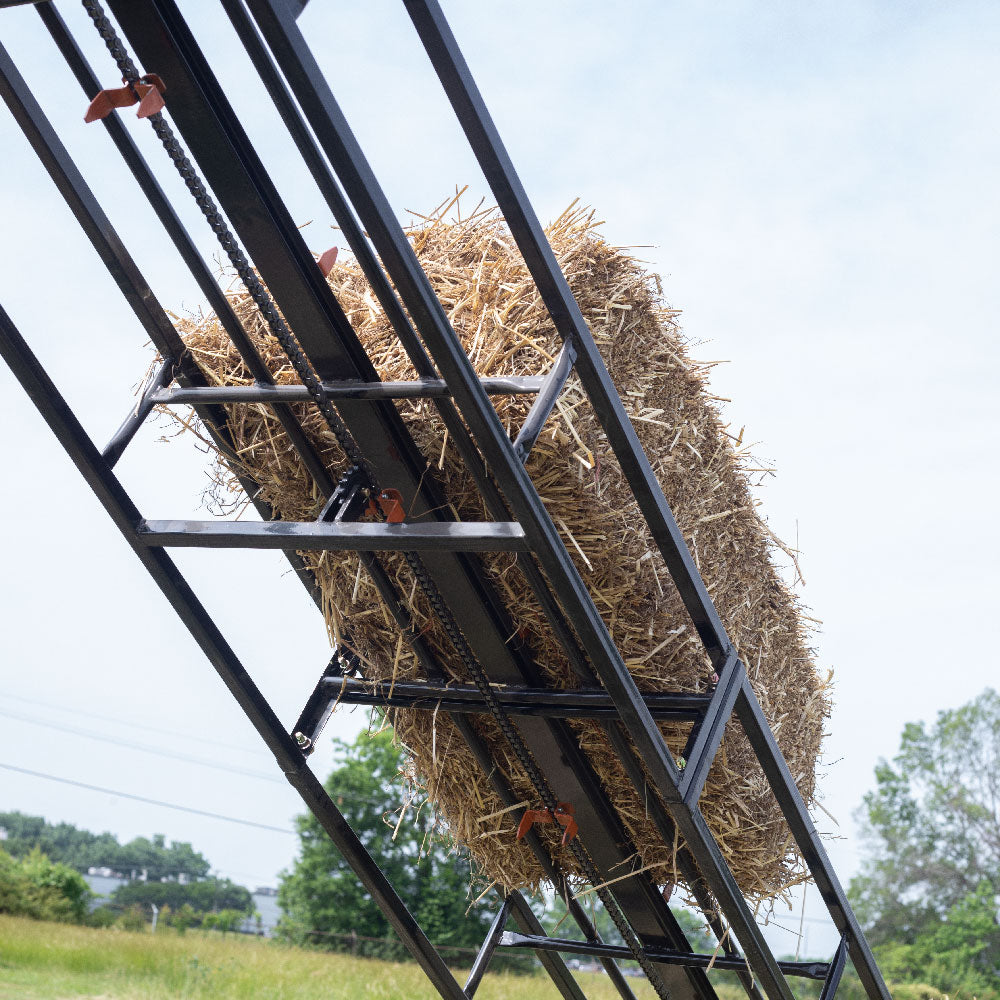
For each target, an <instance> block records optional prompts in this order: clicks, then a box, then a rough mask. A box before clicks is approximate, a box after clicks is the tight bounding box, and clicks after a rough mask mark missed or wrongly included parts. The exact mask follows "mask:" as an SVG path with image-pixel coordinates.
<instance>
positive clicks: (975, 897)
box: [878, 882, 1000, 1000]
mask: <svg viewBox="0 0 1000 1000" xmlns="http://www.w3.org/2000/svg"><path fill="white" fill-rule="evenodd" d="M878 952H879V959H880V962H881V966H882V971H883V973H884V974H885V976H886V977H887V978H888V979H890V980H897V981H902V982H928V983H932V984H933V985H934V986H935V987H936V988H937V989H939V990H943V991H944V992H945V993H948V994H949V995H955V994H961V995H963V996H975V997H977V998H978V1000H996V998H998V997H1000V974H998V971H997V970H998V969H1000V926H998V925H997V919H996V903H995V898H994V894H993V888H992V886H991V885H990V884H989V883H988V882H982V883H980V885H979V887H978V888H977V889H976V891H975V892H971V893H969V894H968V895H967V896H965V897H964V898H963V899H961V900H960V901H959V902H958V903H956V904H955V905H954V906H952V907H951V908H950V909H949V910H948V912H947V913H946V914H945V915H944V917H943V918H941V919H934V920H933V921H932V922H930V923H929V925H928V926H927V927H925V929H924V930H923V931H922V932H920V933H918V934H917V936H916V939H915V940H914V942H913V943H912V944H903V943H893V944H885V945H882V946H881V947H880V948H879V949H878Z"/></svg>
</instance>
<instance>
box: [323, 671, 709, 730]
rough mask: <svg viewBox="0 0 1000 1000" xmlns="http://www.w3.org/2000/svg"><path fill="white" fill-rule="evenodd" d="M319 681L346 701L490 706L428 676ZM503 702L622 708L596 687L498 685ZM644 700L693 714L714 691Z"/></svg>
mask: <svg viewBox="0 0 1000 1000" xmlns="http://www.w3.org/2000/svg"><path fill="white" fill-rule="evenodd" d="M320 684H321V685H322V686H324V687H326V688H328V689H330V697H331V699H336V700H339V701H341V702H343V703H344V704H346V705H378V706H384V707H388V708H417V709H429V710H433V709H437V708H440V709H441V710H443V711H448V712H469V713H483V712H488V711H489V709H488V708H487V706H486V703H485V702H484V701H483V696H482V694H481V693H480V691H479V689H478V688H476V687H472V686H465V685H448V684H432V683H428V682H426V681H419V682H418V681H396V682H395V683H393V684H388V683H374V684H373V683H371V682H366V681H362V680H355V679H351V678H344V677H331V676H327V677H324V678H323V679H322V680H321V681H320ZM495 693H496V695H497V698H498V700H499V701H500V704H501V705H502V706H503V709H504V711H505V712H508V713H510V714H511V715H533V716H543V717H545V718H549V719H555V718H569V719H605V718H607V719H614V718H617V717H618V710H617V708H616V707H615V704H614V702H613V701H612V700H611V696H610V695H609V694H608V693H607V692H606V691H603V690H600V689H597V688H578V689H576V690H572V691H551V690H548V689H546V688H513V687H498V688H496V689H495ZM644 697H645V700H646V704H647V706H648V707H649V710H650V712H651V713H652V715H653V717H654V718H657V719H673V720H677V721H686V720H694V719H696V718H698V716H699V715H700V713H701V712H702V711H704V709H705V706H706V705H707V704H708V703H709V701H710V700H711V695H707V694H706V695H699V694H674V693H660V692H656V693H650V694H646V695H645V696H644Z"/></svg>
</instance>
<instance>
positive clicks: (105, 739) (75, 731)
mask: <svg viewBox="0 0 1000 1000" xmlns="http://www.w3.org/2000/svg"><path fill="white" fill-rule="evenodd" d="M0 715H3V716H6V717H7V718H8V719H17V720H18V721H19V722H28V723H30V724H31V725H34V726H43V727H44V728H46V729H56V730H58V731H60V732H63V733H70V734H71V735H73V736H83V737H84V738H85V739H88V740H98V741H100V742H101V743H111V744H112V745H114V746H118V747H125V748H126V749H129V750H141V751H142V752H143V753H151V754H156V755H158V756H160V757H169V758H171V759H172V760H181V761H185V762H186V763H188V764H198V765H199V766H201V767H214V768H215V769H216V770H218V771H229V772H230V773H231V774H241V775H243V776H244V777H247V778H257V779H258V780H260V781H271V782H274V783H276V784H279V785H281V784H284V782H283V781H282V780H281V779H280V778H275V777H272V776H271V775H270V774H262V773H261V772H260V771H251V770H249V769H248V768H243V767H237V766H235V765H232V764H221V763H219V762H218V761H214V760H206V759H205V758H204V757H195V756H194V755H193V754H186V753H177V752H176V751H173V750H165V749H164V748H163V747H155V746H150V745H149V744H148V743H135V742H133V741H132V740H120V739H116V738H115V737H114V736H107V735H105V734H104V733H95V732H93V731H92V730H89V729H79V728H77V727H76V726H61V725H59V724H58V723H56V722H46V721H44V720H42V719H36V718H33V717H32V716H30V715H21V714H20V713H19V712H9V711H6V710H5V709H2V708H0Z"/></svg>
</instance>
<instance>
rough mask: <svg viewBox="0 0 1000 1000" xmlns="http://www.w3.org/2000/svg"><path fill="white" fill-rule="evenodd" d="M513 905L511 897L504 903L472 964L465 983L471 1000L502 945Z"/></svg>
mask: <svg viewBox="0 0 1000 1000" xmlns="http://www.w3.org/2000/svg"><path fill="white" fill-rule="evenodd" d="M512 904H513V900H512V899H511V898H510V896H508V897H507V898H506V899H505V900H504V901H503V905H502V906H501V907H500V910H499V912H498V913H497V915H496V916H495V917H494V918H493V922H492V923H491V924H490V929H489V931H487V933H486V938H485V939H484V940H483V944H482V947H481V948H480V949H479V952H478V954H477V955H476V960H475V961H474V962H473V963H472V969H471V970H470V971H469V978H468V979H467V980H466V981H465V986H464V989H465V995H466V996H467V997H468V998H469V1000H472V998H473V997H474V996H475V994H476V990H478V989H479V984H480V983H481V982H482V981H483V976H484V975H486V970H487V969H488V968H489V966H490V960H491V959H492V958H493V955H494V953H495V952H496V950H497V945H498V944H499V943H500V935H501V934H503V929H504V925H505V924H506V923H507V917H508V916H509V915H510V909H511V905H512Z"/></svg>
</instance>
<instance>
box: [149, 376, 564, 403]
mask: <svg viewBox="0 0 1000 1000" xmlns="http://www.w3.org/2000/svg"><path fill="white" fill-rule="evenodd" d="M480 381H481V382H482V386H483V389H484V390H485V391H486V392H487V393H489V395H491V396H517V395H534V394H535V393H539V392H541V391H542V387H543V385H544V383H545V378H544V377H540V376H536V375H530V376H525V377H523V378H515V377H510V378H484V379H481V380H480ZM320 385H321V386H322V389H323V394H324V395H325V396H326V397H327V398H328V399H437V398H443V397H448V396H451V394H452V393H451V389H449V388H448V385H447V383H446V382H445V381H444V379H440V378H421V379H413V380H411V381H408V382H359V381H357V380H355V381H343V382H321V383H320ZM311 400H312V396H310V395H309V390H308V389H307V388H306V387H305V386H304V385H234V386H207V387H204V388H202V387H197V388H179V389H178V388H174V389H160V390H159V391H158V392H156V393H154V395H153V403H154V404H156V405H157V406H179V405H182V404H183V405H188V406H194V405H207V404H210V403H308V402H310V401H311Z"/></svg>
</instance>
